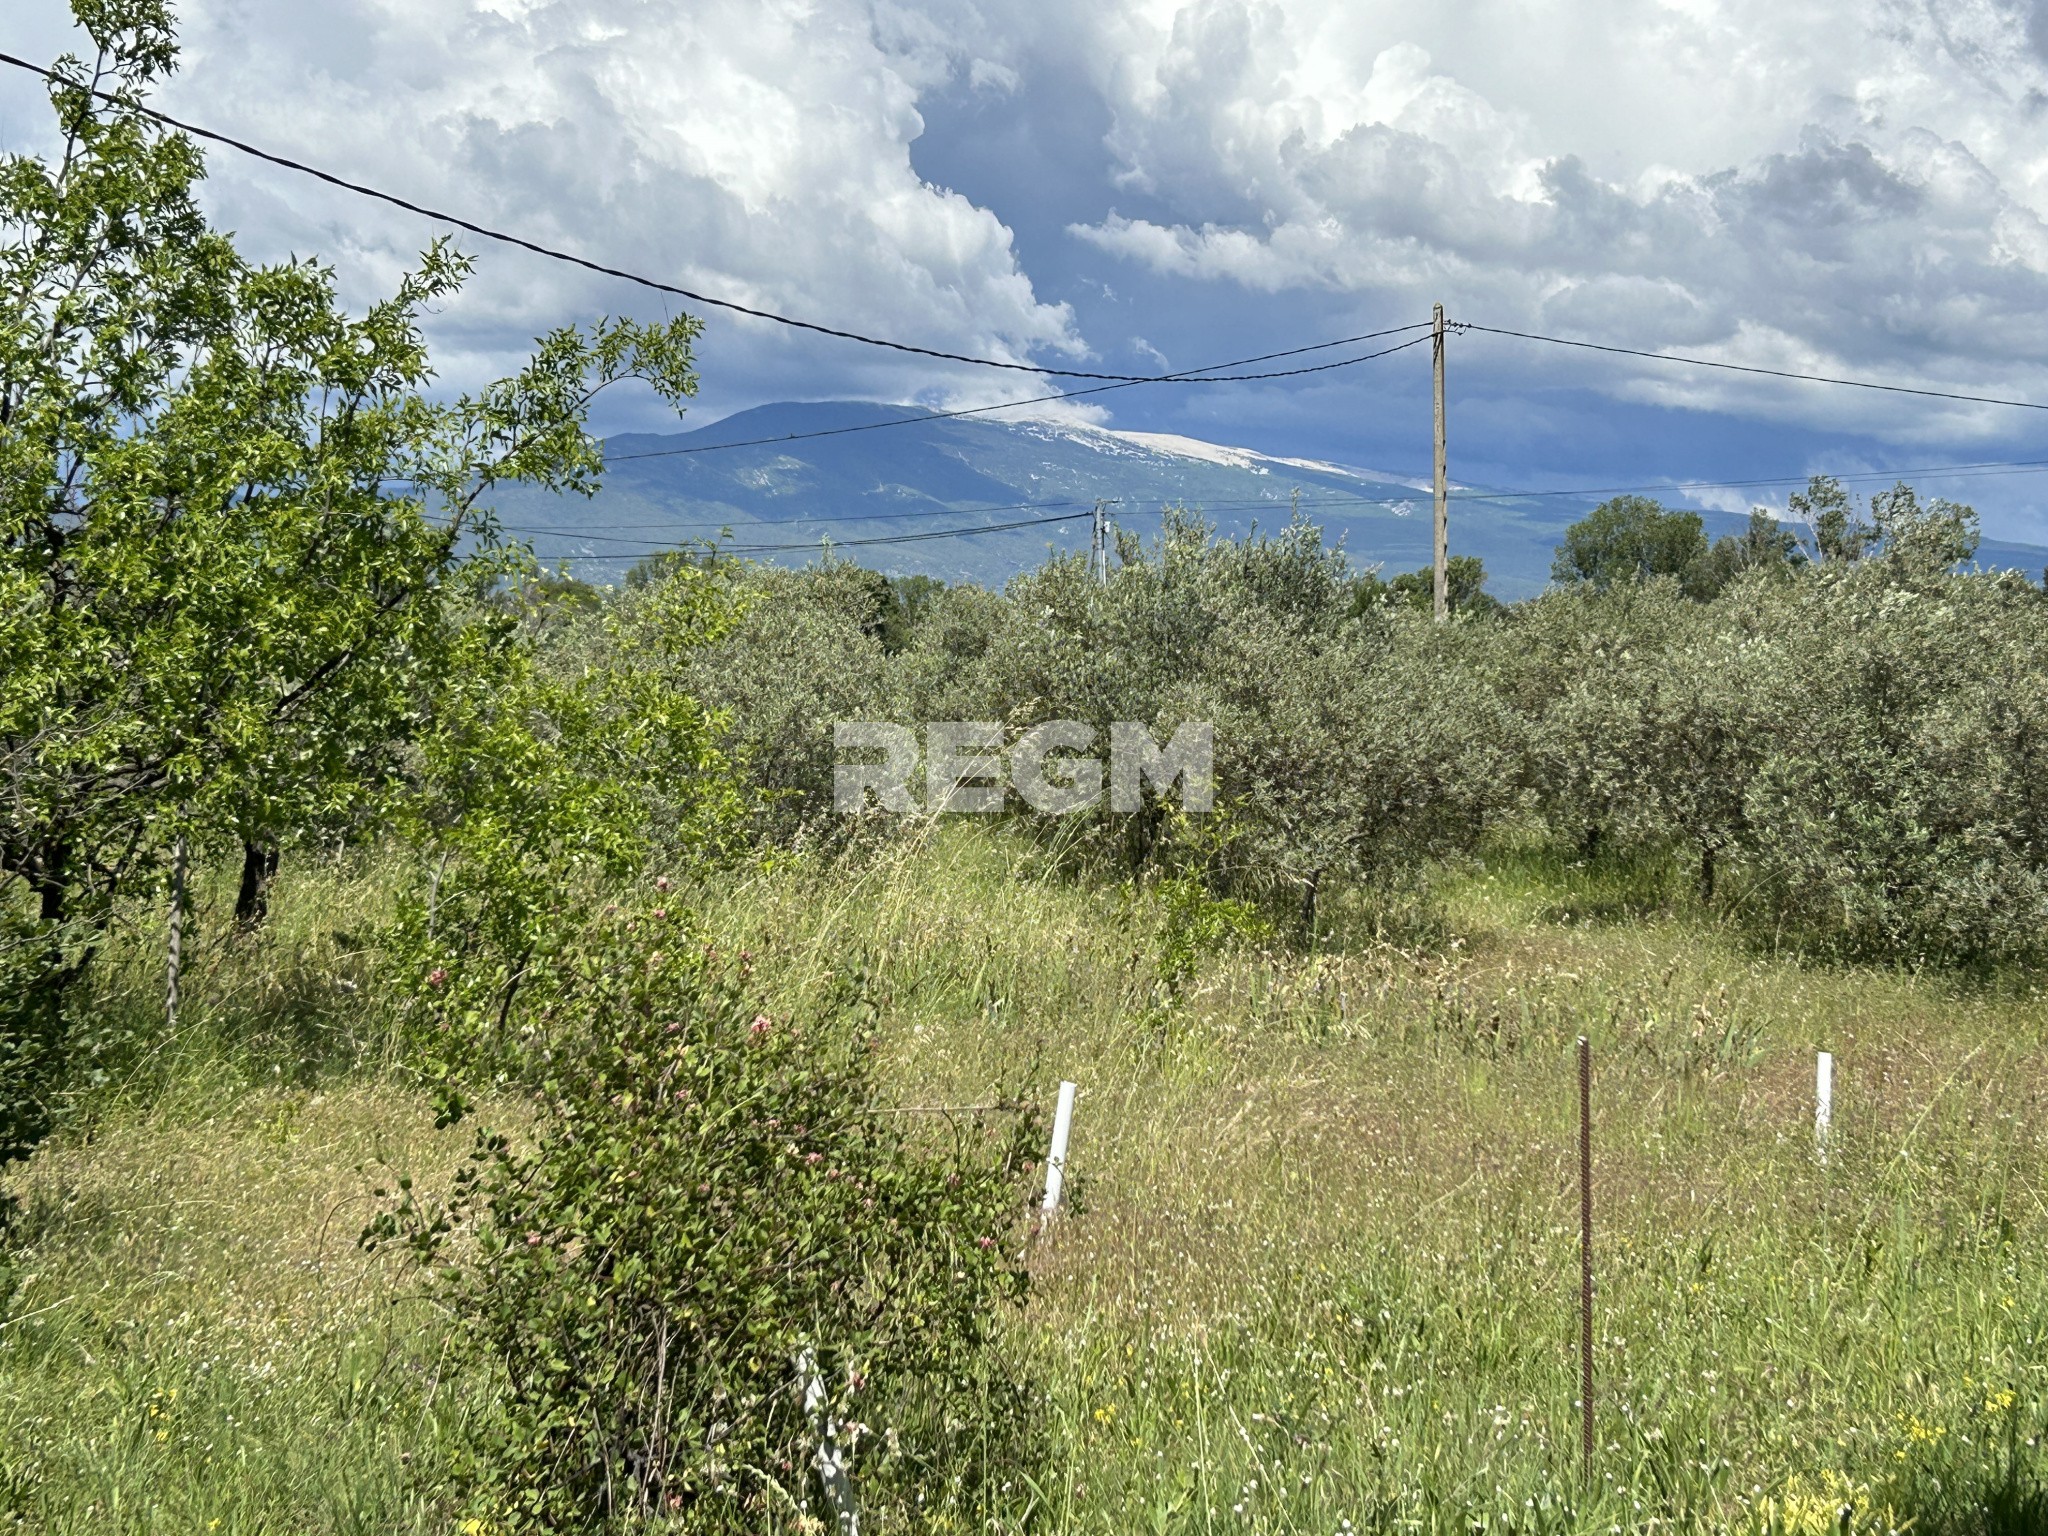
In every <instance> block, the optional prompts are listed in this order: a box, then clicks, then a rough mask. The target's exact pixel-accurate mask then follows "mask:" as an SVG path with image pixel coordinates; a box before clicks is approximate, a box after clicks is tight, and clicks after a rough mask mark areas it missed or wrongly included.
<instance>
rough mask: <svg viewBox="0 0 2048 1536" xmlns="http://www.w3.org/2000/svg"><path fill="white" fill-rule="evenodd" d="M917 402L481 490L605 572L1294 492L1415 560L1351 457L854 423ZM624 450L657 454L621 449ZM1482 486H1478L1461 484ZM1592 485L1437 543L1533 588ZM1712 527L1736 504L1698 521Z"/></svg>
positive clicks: (1376, 483)
mask: <svg viewBox="0 0 2048 1536" xmlns="http://www.w3.org/2000/svg"><path fill="white" fill-rule="evenodd" d="M913 414H915V413H914V412H912V411H908V410H906V409H905V408H904V407H901V406H891V405H876V404H872V403H868V402H861V401H826V402H821V403H815V404H781V405H764V406H761V407H759V408H757V409H755V410H751V411H742V412H740V413H739V414H738V415H735V416H728V417H726V418H725V419H724V420H723V421H720V422H717V423H716V424H714V425H712V426H709V427H701V428H699V429H697V430H696V431H692V432H682V433H676V434H672V435H651V434H634V435H627V436H620V437H614V438H611V439H609V440H608V441H607V443H606V445H605V452H606V459H607V467H606V473H605V485H604V489H603V490H602V491H601V492H600V493H599V494H598V495H597V496H596V497H595V498H594V499H592V500H589V501H584V500H582V499H580V498H577V497H567V496H556V495H550V494H548V493H545V492H539V491H533V490H529V489H526V488H524V487H514V488H511V489H509V490H507V491H505V492H502V493H500V494H499V495H498V497H497V498H496V503H495V504H496V506H497V507H498V510H499V513H500V515H501V517H502V519H503V521H504V523H505V525H506V527H507V529H508V530H509V531H511V532H513V533H515V534H517V535H518V536H521V537H524V538H527V539H529V540H530V541H531V542H532V544H533V547H534V549H535V550H536V552H537V553H538V554H539V555H540V556H541V557H542V558H543V559H545V560H547V561H548V562H549V563H553V562H555V561H558V560H562V559H569V560H571V561H572V562H573V565H574V568H575V569H576V570H577V571H578V573H579V574H582V575H585V576H587V577H589V578H591V579H596V580H607V579H612V578H614V577H616V576H617V575H618V574H620V573H622V572H624V571H625V570H626V568H627V567H628V566H629V565H630V564H631V563H632V561H633V560H634V559H635V558H637V557H638V555H639V554H640V553H642V552H644V551H647V550H650V549H655V548H660V547H665V546H669V545H674V544H677V543H682V542H687V541H690V540H698V539H707V538H715V537H717V536H718V535H719V533H720V530H721V528H725V527H729V528H730V529H731V530H732V534H733V537H732V539H731V540H730V543H731V544H732V545H734V546H737V547H740V548H746V547H748V546H760V545H798V546H800V547H799V548H796V549H781V550H776V551H773V552H768V553H763V554H762V555H761V558H763V559H773V560H778V561H782V562H788V563H801V562H803V561H805V560H808V559H812V558H814V557H815V555H816V553H817V551H818V550H820V549H821V548H822V547H823V546H824V543H825V541H826V540H827V538H829V539H830V540H831V542H832V544H833V545H834V546H842V547H843V548H842V552H843V553H844V554H845V555H846V556H848V557H849V558H853V559H857V560H859V561H860V562H861V563H862V564H864V565H871V566H874V567H876V568H878V569H880V570H884V571H888V572H890V573H892V574H906V575H907V574H911V573H923V574H925V575H930V576H936V577H938V578H940V579H941V580H944V581H948V582H960V581H977V582H982V583H985V584H988V585H1000V584H1001V583H1002V582H1003V581H1005V580H1007V579H1008V578H1009V577H1010V576H1012V575H1014V574H1015V573H1016V572H1018V571H1020V570H1023V569H1026V568H1027V567H1029V566H1032V565H1035V564H1037V563H1038V562H1039V561H1041V560H1043V559H1044V558H1045V555H1046V552H1047V550H1048V549H1049V548H1050V549H1060V550H1076V549H1085V548H1086V547H1087V544H1088V519H1087V518H1086V517H1085V516H1080V517H1076V518H1074V520H1072V521H1068V522H1055V523H1047V524H1045V525H1043V526H1032V527H1025V528H1013V529H1008V530H1006V531H998V532H992V533H984V534H978V535H976V536H974V537H969V538H926V537H920V538H916V539H915V540H914V541H911V542H903V543H890V544H862V543H859V542H857V541H860V540H867V539H876V538H892V539H893V538H903V537H905V536H910V535H928V534H932V533H934V532H940V531H944V530H950V529H957V528H968V527H975V528H1001V526H1002V525H1004V524H1011V523H1018V522H1024V521H1035V520H1037V519H1044V518H1055V517H1060V516H1062V515H1066V514H1074V513H1081V514H1085V513H1087V512H1088V511H1089V510H1090V509H1091V508H1092V507H1093V505H1094V503H1095V502H1096V501H1097V500H1098V499H1099V500H1105V501H1109V502H1111V503H1112V504H1113V505H1112V506H1111V509H1110V510H1111V513H1112V516H1113V517H1114V519H1115V521H1116V523H1117V525H1118V526H1119V527H1122V528H1127V529H1133V530H1136V531H1137V532H1139V533H1141V534H1144V535H1147V536H1148V537H1149V536H1150V535H1151V534H1152V533H1153V532H1154V531H1156V529H1157V528H1158V525H1159V517H1158V513H1159V509H1160V508H1161V507H1162V506H1164V505H1167V504H1169V503H1180V504H1182V505H1185V506H1188V507H1192V508H1195V509H1197V510H1199V511H1201V512H1203V513H1204V514H1205V515H1207V516H1208V517H1209V518H1210V519H1211V520H1212V521H1214V522H1215V523H1217V524H1218V525H1219V526H1220V527H1221V528H1222V529H1223V530H1224V531H1225V532H1227V533H1231V534H1242V533H1245V532H1246V531H1248V530H1250V529H1251V528H1253V527H1254V526H1256V527H1258V528H1261V529H1266V530H1271V529H1275V528H1278V527H1281V526H1283V525H1284V524H1285V523H1286V522H1287V520H1288V518H1289V516H1290V515H1291V509H1292V507H1293V506H1294V505H1295V504H1296V503H1297V501H1298V503H1299V505H1300V508H1301V510H1302V512H1303V513H1304V514H1305V515H1307V516H1308V517H1310V518H1312V519H1313V520H1314V521H1315V522H1317V523H1319V524H1321V525H1322V527H1323V529H1324V532H1325V536H1326V537H1327V538H1328V540H1329V541H1330V542H1331V543H1333V544H1341V545H1342V547H1343V548H1344V549H1345V551H1346V552H1347V553H1348V554H1349V555H1350V556H1351V558H1352V560H1353V561H1354V562H1355V563H1356V564H1358V565H1360V566H1367V565H1374V564H1377V565H1382V566H1384V567H1385V568H1386V569H1387V570H1389V571H1401V570H1412V569H1414V568H1416V567H1418V566H1421V565H1424V564H1427V563H1428V560H1429V548H1430V538H1429V525H1430V517H1429V491H1428V487H1427V485H1426V484H1424V483H1420V482H1417V481H1414V480H1411V479H1407V478H1404V477H1402V476H1399V475H1392V474H1387V473H1385V472H1382V471H1379V470H1373V469H1365V468H1359V467H1356V466H1351V465H1341V464H1331V463H1322V462H1317V461H1314V460H1307V459H1284V458H1275V457H1271V456H1269V455H1266V454H1261V453H1255V452H1252V451H1251V450H1249V449H1244V448H1233V447H1227V446H1224V445H1220V444H1216V443H1208V442H1202V441H1198V440H1196V439H1193V438H1184V437H1166V436H1159V435H1155V434H1149V433H1139V432H1112V431H1106V430H1103V429H1099V428H1093V427H1077V426H1066V425H1055V424H1052V423H1048V422H1035V421H996V420H991V419H988V418H983V417H966V418H954V419H950V420H949V419H944V418H938V417H932V418H930V419H927V420H924V421H920V422H919V423H917V424H916V425H913V426H895V427H887V428H882V429H880V430H866V429H867V428H868V427H870V426H871V424H873V423H875V422H879V421H885V420H891V419H894V418H900V417H903V416H906V415H913ZM817 432H828V433H833V434H835V435H833V436H826V437H804V438H803V439H802V440H800V441H793V442H789V443H787V444H783V443H778V442H772V441H771V442H767V443H763V444H760V445H758V446H753V447H745V448H733V449H727V450H722V451H716V452H701V451H691V450H700V449H703V448H705V447H707V446H711V445H718V444H725V443H736V442H747V441H752V440H755V439H776V438H784V437H791V436H795V435H798V434H806V433H817ZM636 455H655V456H652V457H636ZM1464 490H1465V493H1466V494H1482V495H1483V494H1484V493H1485V492H1484V488H1483V487H1470V488H1464ZM1592 505H1593V500H1592V499H1591V498H1582V497H1568V496H1554V497H1514V498H1500V499H1495V498H1491V497H1489V498H1488V499H1487V500H1484V501H1476V500H1475V501H1468V502H1464V503H1462V504H1459V503H1454V505H1453V507H1452V519H1451V547H1452V549H1453V551H1454V552H1456V553H1460V554H1474V555H1478V556H1480V557H1481V558H1482V559H1484V560H1485V562H1486V569H1487V573H1488V587H1489V590H1491V591H1492V592H1493V593H1494V594H1495V595H1496V596H1498V597H1501V598H1505V599H1510V600H1512V599H1515V598H1521V597H1527V596H1530V595H1532V594H1533V593H1535V592H1538V591H1540V590H1541V589H1542V587H1543V584H1544V582H1545V580H1546V579H1547V578H1548V576H1549V572H1550V560H1551V552H1552V550H1553V549H1554V548H1555V546H1556V544H1557V540H1558V537H1559V535H1560V534H1561V533H1562V532H1563V530H1564V528H1565V527H1566V525H1567V524H1569V523H1571V522H1574V521H1576V520H1577V519H1578V518H1580V517H1583V516H1584V515H1585V513H1586V511H1587V509H1588V508H1590V507H1591V506H1592ZM1702 515H1703V517H1704V518H1705V519H1706V522H1707V527H1708V531H1709V533H1710V534H1719V533H1722V532H1726V531H1729V530H1731V529H1733V528H1736V527H1738V526H1739V525H1740V523H1741V521H1742V520H1741V519H1740V518H1739V517H1734V516H1729V515H1726V514H1722V513H1714V512H1708V513H1704V514H1702ZM1983 558H1984V560H1985V561H1986V562H1987V563H1995V564H2001V565H2013V566H2017V567H2020V568H2022V569H2025V570H2028V571H2030V572H2032V573H2034V574H2036V575H2038V574H2039V572H2040V570H2041V568H2042V566H2043V565H2044V564H2048V550H2043V549H2038V548H2034V547H2032V546H2027V545H2014V544H1994V543H1992V542H1990V541H1987V542H1986V544H1985V547H1984V551H1983Z"/></svg>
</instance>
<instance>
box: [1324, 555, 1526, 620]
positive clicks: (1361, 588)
mask: <svg viewBox="0 0 2048 1536" xmlns="http://www.w3.org/2000/svg"><path fill="white" fill-rule="evenodd" d="M1444 589H1445V590H1444V598H1445V601H1446V602H1447V604H1448V605H1449V608H1450V611H1451V612H1452V613H1453V614H1461V613H1472V614H1488V615H1490V614H1496V613H1498V612H1500V609H1501V605H1500V603H1499V602H1498V601H1497V600H1496V599H1495V598H1493V597H1492V596H1491V595H1490V594H1488V592H1487V591H1486V563H1485V562H1484V561H1483V560H1481V559H1480V558H1479V557H1478V556H1477V555H1452V556H1451V557H1450V558H1449V559H1447V560H1446V561H1445V562H1444ZM1356 594H1357V595H1356V596H1355V597H1354V598H1353V600H1352V613H1353V614H1354V615H1355V616H1358V617H1363V616H1364V615H1366V614H1368V613H1370V612H1371V611H1372V610H1373V609H1375V608H1379V607H1384V606H1388V605H1391V606H1394V607H1401V608H1419V609H1421V610H1422V611H1424V612H1426V613H1433V612H1435V610H1436V567H1435V566H1433V565H1425V566H1424V567H1422V569H1421V570H1419V571H1404V572H1402V573H1401V574H1400V575H1398V576H1396V577H1394V579H1393V580H1392V581H1381V580H1380V579H1379V577H1378V576H1377V575H1376V574H1372V573H1368V574H1366V575H1364V576H1361V577H1359V578H1358V582H1357V585H1356Z"/></svg>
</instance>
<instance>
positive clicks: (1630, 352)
mask: <svg viewBox="0 0 2048 1536" xmlns="http://www.w3.org/2000/svg"><path fill="white" fill-rule="evenodd" d="M1452 325H1453V327H1454V328H1455V329H1457V330H1461V331H1483V332H1485V333H1486V334H1487V335H1489V336H1513V337H1517V338H1519V339H1520V340H1522V341H1541V342H1545V343H1547V344H1548V345H1550V346H1553V347H1577V348H1579V349H1581V350H1582V351H1587V352H1612V353H1615V354H1616V355H1618V356H1621V357H1645V358H1648V359H1649V360H1650V361H1651V362H1655V363H1685V364H1687V365H1688V366H1690V367H1694V368H1719V369H1721V370H1723V371H1724V372H1727V373H1755V374H1761V375H1763V376H1764V377H1766V378H1772V379H1797V380H1800V381H1801V382H1803V383H1807V384H1841V385H1844V386H1846V387H1848V388H1850V389H1874V390H1880V391H1882V392H1884V393H1885V394H1890V395H1923V396H1925V397H1927V398H1928V399H1931V400H1961V401H1964V402H1966V403H1967V404H1971V405H2010V406H2013V407H2015V408H2017V409H2019V410H2023V411H2048V405H2044V404H2042V403H2041V402H2039V401H2035V400H2007V399H2005V398H2003V397H2001V396H1998V395H1964V394H1957V393H1956V392H1954V391H1952V390H1946V389H1921V388H1918V387H1917V386H1914V385H1910V384H1879V383H1876V382H1873V381H1872V380H1869V379H1843V378H1836V377H1834V376H1832V375H1830V374H1824V373H1793V372H1790V371H1789V370H1787V369H1783V368H1759V367H1755V366H1753V365H1751V364H1749V363H1722V362H1716V361H1715V360H1714V359H1712V358H1709V357H1685V356H1682V355H1680V354H1678V353H1675V352H1644V351H1640V350H1638V349H1637V348H1635V347H1611V346H1607V345H1605V344H1604V343H1601V342H1597V341H1572V340H1569V339H1568V338H1566V337H1563V336H1541V335H1538V334H1536V333H1535V332H1533V331H1510V330H1504V329H1502V328H1501V327H1499V326H1497V325H1478V324H1475V323H1473V322H1472V321H1469V320H1457V321H1453V322H1452Z"/></svg>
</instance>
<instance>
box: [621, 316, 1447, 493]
mask: <svg viewBox="0 0 2048 1536" xmlns="http://www.w3.org/2000/svg"><path fill="white" fill-rule="evenodd" d="M1424 323H1425V324H1427V322H1424ZM1413 329H1415V327H1414V326H1411V325H1401V326H1396V327H1394V329H1393V330H1388V331H1374V332H1372V333H1371V334H1370V335H1369V336H1356V337H1353V338H1351V339H1352V340H1353V341H1370V340H1374V339H1376V338H1378V337H1381V336H1392V335H1395V334H1397V333H1398V332H1400V331H1410V330H1413ZM1430 339H1431V338H1430V335H1429V333H1428V332H1426V331H1425V332H1424V333H1423V334H1422V335H1420V336H1416V337H1414V338H1412V339H1410V340H1408V341H1404V342H1400V343H1398V344H1396V345H1394V346H1391V347H1383V348H1381V349H1380V350H1379V351H1377V352H1368V353H1366V354H1365V355H1364V356H1362V357H1346V358H1340V359H1339V360H1338V361H1336V362H1334V363H1317V364H1316V365H1315V366H1314V367H1310V368H1284V369H1280V370H1278V371H1276V372H1273V373H1239V374H1226V375H1223V376H1221V377H1218V378H1213V379H1210V378H1197V377H1196V376H1195V375H1196V374H1197V373H1201V372H1203V371H1205V370H1202V369H1195V370H1193V371H1192V372H1188V373H1167V374H1161V375H1159V376H1158V377H1157V378H1151V379H1126V380H1125V381H1123V382H1122V383H1119V384H1098V385H1096V386H1095V387H1094V388H1092V389H1070V390H1065V391H1063V392H1061V393H1059V394H1053V395H1034V396H1032V397H1031V398H1030V399H1028V400H1005V401H1003V402H1001V403H1000V404H998V405H970V406H967V407H965V408H963V409H961V410H957V411H927V412H925V413H924V414H923V415H921V416H892V417H890V418H888V419H887V420H885V421H864V422H860V423H858V424H857V425H855V426H851V427H822V428H820V429H818V430H817V431H815V432H789V433H785V434H784V435H782V436H781V437H750V438H745V439H743V440H741V441H738V442H731V443H702V444H699V445H697V446H694V447H690V448H654V449H649V450H648V451H647V452H645V453H621V454H610V455H607V456H606V458H605V462H606V463H607V464H625V463H629V462H631V461H632V460H635V459H673V458H683V457H687V456H688V455H690V454H695V453H721V452H723V451H725V450H726V449H729V448H772V447H776V446H778V445H780V444H783V443H801V442H807V441H809V440H810V439H812V438H817V437H844V436H846V435H847V434H848V433H850V432H876V431H880V430H881V429H882V428H883V427H914V426H917V425H918V424H919V423H921V422H927V421H954V420H957V419H958V418H960V417H962V416H984V415H987V414H988V413H989V412H990V411H1009V410H1015V409H1016V408H1017V407H1018V406H1023V405H1044V404H1046V403H1048V402H1049V401H1053V400H1078V399H1080V398H1081V397H1082V396H1083V395H1106V394H1108V393H1109V392H1110V391H1111V390H1114V389H1130V388H1133V387H1134V386H1136V385H1139V384H1242V383H1245V382H1247V381H1249V380H1253V379H1294V378H1300V377H1301V376H1302V375H1304V374H1310V373H1328V372H1330V371H1331V370H1333V369H1337V368H1350V367H1354V366H1356V365H1357V364H1359V363H1369V362H1372V361H1373V360H1374V359H1375V358H1381V357H1388V356H1391V355H1392V354H1393V353H1396V352H1405V351H1406V350H1407V349H1408V348H1410V347H1419V346H1421V345H1422V343H1424V342H1425V341H1428V340H1430ZM1344 345H1347V343H1345V342H1319V343H1317V344H1316V346H1313V347H1296V348H1294V349H1293V350H1292V351H1289V352H1269V353H1267V354H1266V356H1267V357H1293V356H1295V355H1297V354H1298V353H1301V352H1314V351H1319V350H1321V349H1322V348H1323V347H1326V346H1344ZM1263 361H1265V359H1264V358H1257V357H1248V358H1244V359H1242V360H1241V361H1239V362H1235V363H1211V364H1210V365H1209V367H1210V368H1211V369H1214V368H1241V367H1244V366H1245V365H1246V364H1249V363H1256V362H1263ZM706 430H709V429H708V428H707V429H706Z"/></svg>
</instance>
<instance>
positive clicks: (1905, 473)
mask: <svg viewBox="0 0 2048 1536" xmlns="http://www.w3.org/2000/svg"><path fill="white" fill-rule="evenodd" d="M2043 470H2048V459H1989V460H1985V461H1983V462H1981V463H1975V464H1923V465H1921V466H1919V467H1918V468H1915V469H1867V470H1852V471H1849V472H1846V473H1843V474H1839V475H1827V476H1824V477H1822V478H1826V479H1831V480H1902V479H1906V478H1908V477H1915V476H1922V475H1953V476H1956V477H1958V478H1961V477H1976V476H1979V475H1988V474H2016V475H2026V474H2040V473H2041V472H2042V471H2043ZM1814 478H1815V477H1814V476H1813V475H1811V474H1806V475H1776V476H1772V477H1769V478H1764V479H1756V480H1662V481H1659V482H1657V483H1656V484H1654V485H1601V486H1577V487H1566V488H1563V489H1557V490H1543V491H1453V492H1452V493H1451V495H1452V498H1453V499H1454V500H1457V501H1508V500H1515V501H1521V500H1528V499H1534V498H1536V497H1548V496H1625V495H1629V494H1631V493H1637V492H1646V491H1692V490H1731V491H1740V490H1750V489H1758V488H1762V487H1766V486H1775V485H1805V484H1807V483H1808V482H1809V481H1811V480H1812V479H1814Z"/></svg>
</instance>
